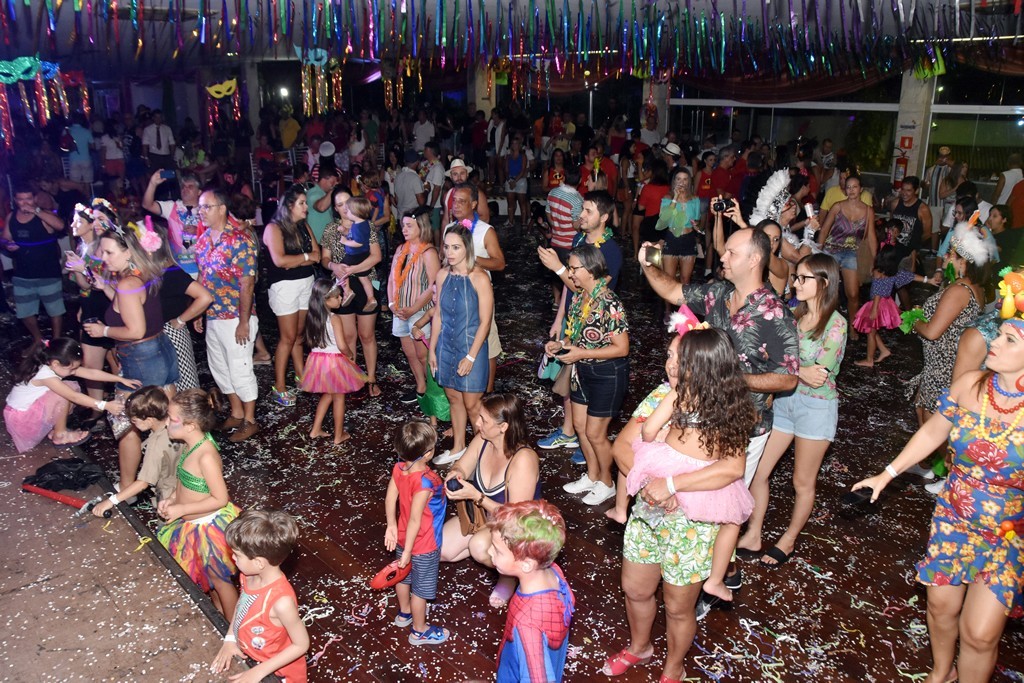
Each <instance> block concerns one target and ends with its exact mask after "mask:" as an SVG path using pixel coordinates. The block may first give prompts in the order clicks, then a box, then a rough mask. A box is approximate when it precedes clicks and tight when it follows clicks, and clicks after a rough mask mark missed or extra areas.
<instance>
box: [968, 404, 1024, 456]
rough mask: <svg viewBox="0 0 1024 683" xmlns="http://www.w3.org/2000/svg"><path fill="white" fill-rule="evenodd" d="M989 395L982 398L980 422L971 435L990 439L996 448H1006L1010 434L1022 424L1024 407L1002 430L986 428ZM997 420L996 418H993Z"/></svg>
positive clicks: (983, 439) (976, 437)
mask: <svg viewBox="0 0 1024 683" xmlns="http://www.w3.org/2000/svg"><path fill="white" fill-rule="evenodd" d="M988 403H989V401H988V395H987V394H986V395H985V396H983V397H982V399H981V413H979V415H978V424H977V425H975V427H974V428H973V429H972V430H971V435H972V436H973V437H974V438H975V439H978V440H981V441H989V442H990V443H992V445H994V446H995V447H996V448H1000V449H1002V450H1006V446H1007V444H1008V443H1009V437H1010V434H1012V433H1013V432H1014V431H1015V430H1016V429H1017V427H1018V425H1020V422H1021V420H1022V419H1024V409H1021V410H1018V411H1017V414H1016V416H1014V418H1013V422H1011V423H1010V424H1009V426H1008V427H1007V428H1006V429H1005V430H1004V431H1002V432H1000V431H998V430H999V427H995V428H989V429H986V428H985V413H986V412H988ZM993 422H995V420H993Z"/></svg>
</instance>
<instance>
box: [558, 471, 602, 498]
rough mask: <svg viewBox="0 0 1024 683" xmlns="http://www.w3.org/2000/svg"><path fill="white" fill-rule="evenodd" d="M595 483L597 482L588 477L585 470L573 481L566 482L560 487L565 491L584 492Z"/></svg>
mask: <svg viewBox="0 0 1024 683" xmlns="http://www.w3.org/2000/svg"><path fill="white" fill-rule="evenodd" d="M595 483H597V482H595V481H594V480H593V479H591V478H590V477H588V476H587V474H586V472H584V473H583V476H582V477H580V478H579V479H577V480H576V481H574V482H570V483H568V484H566V485H565V486H563V487H562V490H563V491H565V492H566V493H585V492H587V491H589V490H591V489H592V488H594V484H595Z"/></svg>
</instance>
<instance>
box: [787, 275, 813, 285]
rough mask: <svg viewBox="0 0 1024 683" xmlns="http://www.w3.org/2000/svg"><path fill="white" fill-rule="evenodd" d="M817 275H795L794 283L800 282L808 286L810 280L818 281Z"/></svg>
mask: <svg viewBox="0 0 1024 683" xmlns="http://www.w3.org/2000/svg"><path fill="white" fill-rule="evenodd" d="M817 279H818V276H817V275H794V276H793V282H799V283H800V284H802V285H805V284H807V281H808V280H817Z"/></svg>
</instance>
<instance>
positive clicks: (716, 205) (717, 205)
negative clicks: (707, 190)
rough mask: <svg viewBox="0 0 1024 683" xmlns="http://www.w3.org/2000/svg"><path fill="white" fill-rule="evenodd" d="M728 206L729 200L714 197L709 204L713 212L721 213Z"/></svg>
mask: <svg viewBox="0 0 1024 683" xmlns="http://www.w3.org/2000/svg"><path fill="white" fill-rule="evenodd" d="M728 208H729V202H727V201H725V200H724V199H716V200H715V201H714V202H713V203H712V204H711V210H712V211H714V212H715V213H723V212H724V211H726V210H727V209H728Z"/></svg>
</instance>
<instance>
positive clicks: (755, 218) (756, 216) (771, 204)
mask: <svg viewBox="0 0 1024 683" xmlns="http://www.w3.org/2000/svg"><path fill="white" fill-rule="evenodd" d="M788 201H789V169H788V168H784V169H782V170H779V171H776V172H775V173H772V174H771V175H770V176H769V177H768V182H766V183H765V184H764V187H762V188H761V191H760V192H759V193H758V194H757V204H755V205H754V211H753V212H752V213H751V214H750V224H751V225H755V226H756V225H757V224H758V223H760V222H761V221H763V220H765V219H766V218H769V219H771V220H773V221H777V220H779V216H781V215H782V209H783V208H785V206H786V202H788Z"/></svg>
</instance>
